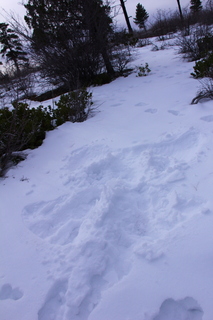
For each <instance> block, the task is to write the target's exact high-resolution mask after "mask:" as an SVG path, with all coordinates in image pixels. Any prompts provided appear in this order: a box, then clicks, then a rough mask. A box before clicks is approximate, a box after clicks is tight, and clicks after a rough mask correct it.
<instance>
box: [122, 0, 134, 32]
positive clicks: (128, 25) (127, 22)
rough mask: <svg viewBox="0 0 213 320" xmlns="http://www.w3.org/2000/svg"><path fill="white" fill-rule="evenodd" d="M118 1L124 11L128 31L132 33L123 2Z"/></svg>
mask: <svg viewBox="0 0 213 320" xmlns="http://www.w3.org/2000/svg"><path fill="white" fill-rule="evenodd" d="M120 2H121V7H122V10H123V13H124V17H125V20H126V24H127V27H128V30H129V33H133V30H132V27H131V24H130V21H129V17H128V14H127V11H126V7H125V4H124V0H120Z"/></svg>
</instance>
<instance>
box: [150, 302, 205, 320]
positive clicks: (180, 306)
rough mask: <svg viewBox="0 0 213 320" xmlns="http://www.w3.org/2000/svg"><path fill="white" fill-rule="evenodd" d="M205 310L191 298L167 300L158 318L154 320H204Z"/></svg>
mask: <svg viewBox="0 0 213 320" xmlns="http://www.w3.org/2000/svg"><path fill="white" fill-rule="evenodd" d="M202 318H203V310H202V308H201V307H200V306H199V304H198V303H197V301H196V300H195V299H193V298H191V297H186V298H185V299H182V300H177V301H175V300H174V299H172V298H170V299H166V300H165V301H164V302H163V303H162V305H161V307H160V311H159V313H158V315H157V316H155V317H154V319H153V320H164V319H165V320H166V319H169V320H176V319H179V320H185V319H190V320H202Z"/></svg>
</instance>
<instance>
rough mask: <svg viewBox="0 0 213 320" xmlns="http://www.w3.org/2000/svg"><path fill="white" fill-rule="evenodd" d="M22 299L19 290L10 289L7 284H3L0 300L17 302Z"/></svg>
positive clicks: (0, 290)
mask: <svg viewBox="0 0 213 320" xmlns="http://www.w3.org/2000/svg"><path fill="white" fill-rule="evenodd" d="M22 297H23V293H22V292H21V290H20V289H19V288H14V289H13V288H12V286H11V285H10V284H9V283H5V284H4V285H3V286H2V287H1V289H0V300H7V299H11V300H19V299H21V298H22Z"/></svg>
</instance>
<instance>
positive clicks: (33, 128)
mask: <svg viewBox="0 0 213 320" xmlns="http://www.w3.org/2000/svg"><path fill="white" fill-rule="evenodd" d="M92 104H93V102H92V93H89V92H88V91H86V90H77V91H74V92H69V93H68V94H65V95H62V96H61V97H60V100H59V101H58V103H56V105H57V107H58V108H57V109H55V110H52V108H51V107H50V106H49V107H48V108H44V107H43V106H39V107H38V108H30V107H29V105H28V104H26V103H22V102H17V103H14V104H13V108H12V109H11V110H10V109H9V108H7V107H4V108H2V109H0V177H3V176H4V174H5V172H6V170H7V169H8V168H9V167H10V166H11V165H13V164H17V163H18V162H19V161H21V160H23V159H24V158H25V155H24V153H23V151H24V150H26V149H34V148H37V147H38V146H40V145H41V144H42V142H43V140H44V138H45V136H46V132H47V131H49V130H52V129H54V128H55V126H59V125H61V124H63V123H64V122H65V121H71V122H82V121H85V120H86V119H87V117H88V115H89V114H90V113H91V111H92V108H91V107H92Z"/></svg>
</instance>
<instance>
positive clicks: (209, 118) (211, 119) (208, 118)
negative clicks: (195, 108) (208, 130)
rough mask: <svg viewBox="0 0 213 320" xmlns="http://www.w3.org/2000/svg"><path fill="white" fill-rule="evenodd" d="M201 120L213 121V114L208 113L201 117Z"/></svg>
mask: <svg viewBox="0 0 213 320" xmlns="http://www.w3.org/2000/svg"><path fill="white" fill-rule="evenodd" d="M200 120H203V121H206V122H213V115H211V114H210V115H208V116H205V117H201V118H200Z"/></svg>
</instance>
